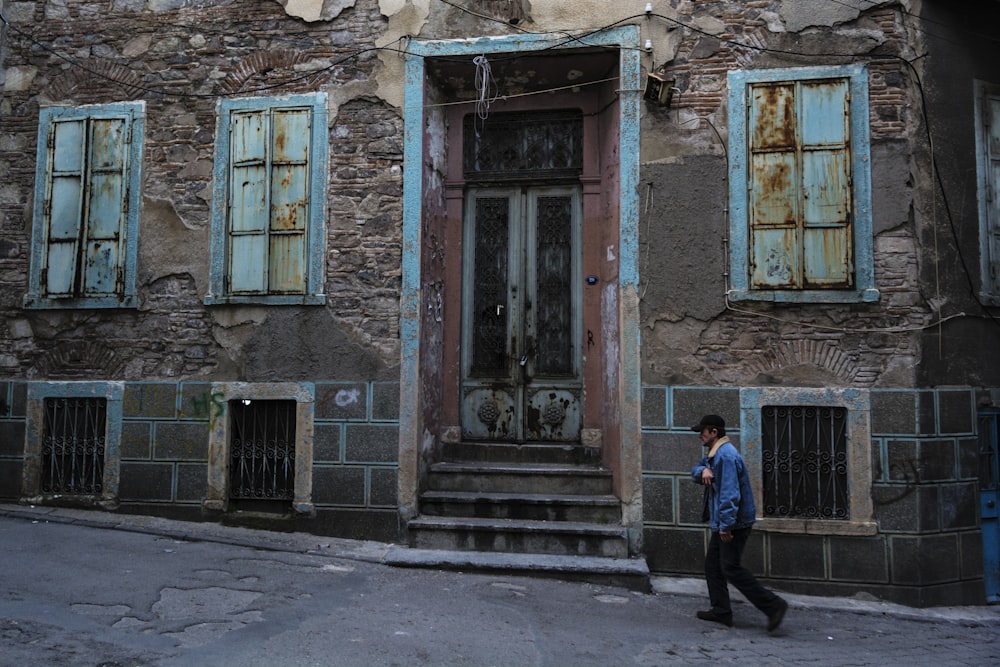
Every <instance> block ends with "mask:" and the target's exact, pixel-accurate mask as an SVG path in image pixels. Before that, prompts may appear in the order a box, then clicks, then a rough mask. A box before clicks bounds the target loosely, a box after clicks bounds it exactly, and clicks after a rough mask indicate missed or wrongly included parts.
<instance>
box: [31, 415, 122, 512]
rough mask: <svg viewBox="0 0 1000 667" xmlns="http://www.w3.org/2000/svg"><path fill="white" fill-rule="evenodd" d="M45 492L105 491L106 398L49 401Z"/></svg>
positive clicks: (45, 424) (45, 430)
mask: <svg viewBox="0 0 1000 667" xmlns="http://www.w3.org/2000/svg"><path fill="white" fill-rule="evenodd" d="M44 405H45V414H44V420H43V427H42V428H43V435H42V471H41V472H42V478H41V491H42V493H65V494H74V495H99V494H100V493H101V492H102V491H103V490H104V454H105V450H106V442H105V437H106V436H105V433H106V430H107V428H106V425H107V418H108V414H107V407H108V401H107V399H106V398H67V397H62V398H46V399H45V402H44Z"/></svg>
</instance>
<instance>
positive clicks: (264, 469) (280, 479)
mask: <svg viewBox="0 0 1000 667" xmlns="http://www.w3.org/2000/svg"><path fill="white" fill-rule="evenodd" d="M295 407H296V403H295V401H291V400H263V401H261V400H254V401H251V400H234V401H230V402H229V414H230V434H231V435H230V437H231V441H230V447H229V454H230V461H229V472H230V480H229V497H230V498H231V499H234V500H292V498H293V497H294V493H295Z"/></svg>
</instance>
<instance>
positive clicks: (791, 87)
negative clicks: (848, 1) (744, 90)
mask: <svg viewBox="0 0 1000 667" xmlns="http://www.w3.org/2000/svg"><path fill="white" fill-rule="evenodd" d="M848 91H849V89H848V80H847V79H825V80H819V81H800V82H778V83H762V84H756V85H753V86H752V87H751V95H750V97H749V101H748V103H749V105H750V108H749V110H748V111H749V121H750V122H749V130H750V136H749V149H750V174H749V179H748V182H747V186H748V190H749V201H750V207H749V210H750V226H751V245H752V251H751V262H752V266H751V270H752V284H753V287H755V288H758V289H759V288H764V289H781V288H808V287H814V288H815V287H837V288H846V287H851V286H852V285H853V274H854V272H853V263H852V257H851V252H852V251H851V239H852V232H851V176H850V169H851V166H850V165H851V159H850V146H849V137H850V128H849V106H848V105H849V92H848Z"/></svg>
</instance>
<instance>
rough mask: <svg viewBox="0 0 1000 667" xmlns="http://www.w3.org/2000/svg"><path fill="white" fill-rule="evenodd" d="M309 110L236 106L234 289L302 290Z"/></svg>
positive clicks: (231, 209)
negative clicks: (238, 109) (249, 108)
mask: <svg viewBox="0 0 1000 667" xmlns="http://www.w3.org/2000/svg"><path fill="white" fill-rule="evenodd" d="M311 122H312V113H311V111H310V110H309V109H302V108H292V109H269V110H268V109H265V110H256V111H239V112H234V113H233V116H232V123H231V138H230V155H231V163H230V180H229V183H230V187H229V215H230V220H229V280H230V290H231V292H232V293H234V294H268V293H270V294H303V293H305V290H306V224H307V220H308V216H309V140H310V136H311Z"/></svg>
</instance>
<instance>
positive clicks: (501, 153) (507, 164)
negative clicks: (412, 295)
mask: <svg viewBox="0 0 1000 667" xmlns="http://www.w3.org/2000/svg"><path fill="white" fill-rule="evenodd" d="M464 146H465V178H466V179H468V180H470V181H497V180H500V181H514V180H529V179H536V178H577V177H578V176H579V175H580V172H581V171H582V169H583V116H582V115H581V114H580V113H579V112H572V111H557V112H547V113H546V112H533V113H526V114H520V113H497V114H490V116H489V118H487V119H486V120H485V121H483V120H479V119H478V118H477V117H476V116H475V114H470V115H468V116H466V117H465V143H464Z"/></svg>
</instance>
